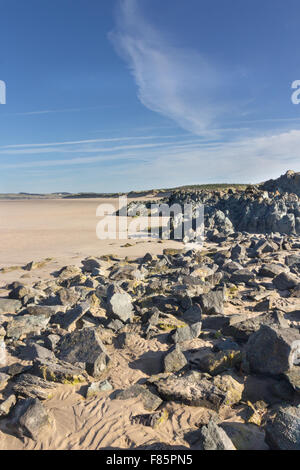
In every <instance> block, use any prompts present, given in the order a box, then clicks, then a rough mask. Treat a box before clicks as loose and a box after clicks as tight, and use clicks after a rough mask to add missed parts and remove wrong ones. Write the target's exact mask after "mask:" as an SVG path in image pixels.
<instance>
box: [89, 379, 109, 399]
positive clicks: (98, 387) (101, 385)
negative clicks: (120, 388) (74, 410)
mask: <svg viewBox="0 0 300 470" xmlns="http://www.w3.org/2000/svg"><path fill="white" fill-rule="evenodd" d="M111 390H113V387H112V385H111V384H110V383H109V381H108V380H103V381H101V382H93V383H92V384H91V385H90V386H89V387H88V389H87V392H86V398H90V397H93V396H97V395H100V394H102V393H103V392H109V391H111Z"/></svg>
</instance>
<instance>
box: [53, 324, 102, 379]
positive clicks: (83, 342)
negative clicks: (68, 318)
mask: <svg viewBox="0 0 300 470" xmlns="http://www.w3.org/2000/svg"><path fill="white" fill-rule="evenodd" d="M58 351H59V352H58V354H57V356H58V358H59V359H61V360H63V361H67V362H69V363H70V364H74V365H76V364H83V365H84V367H85V370H86V371H87V373H88V374H89V375H91V376H93V377H95V378H100V377H101V375H102V374H103V372H104V371H105V370H106V368H107V367H108V365H109V363H110V357H109V355H108V353H107V351H106V348H105V346H104V345H103V343H102V341H101V339H100V337H99V335H98V334H97V332H96V330H95V329H94V328H90V327H87V328H83V329H82V330H75V331H73V332H72V333H68V334H67V335H66V336H64V337H63V338H62V339H61V341H60V342H59V344H58Z"/></svg>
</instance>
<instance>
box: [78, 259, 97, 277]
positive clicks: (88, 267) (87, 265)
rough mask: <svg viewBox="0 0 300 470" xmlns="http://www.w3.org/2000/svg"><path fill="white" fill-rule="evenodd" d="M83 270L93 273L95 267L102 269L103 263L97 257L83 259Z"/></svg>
mask: <svg viewBox="0 0 300 470" xmlns="http://www.w3.org/2000/svg"><path fill="white" fill-rule="evenodd" d="M82 264H83V271H84V272H88V273H92V272H93V271H94V269H100V268H101V264H100V262H99V261H98V260H97V259H96V258H86V259H84V260H83V261H82Z"/></svg>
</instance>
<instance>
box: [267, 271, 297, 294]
mask: <svg viewBox="0 0 300 470" xmlns="http://www.w3.org/2000/svg"><path fill="white" fill-rule="evenodd" d="M273 284H274V286H275V287H276V289H278V290H287V289H293V288H294V287H296V286H297V284H299V278H298V277H297V276H295V275H294V274H292V273H286V272H282V273H280V274H278V276H276V277H274V279H273Z"/></svg>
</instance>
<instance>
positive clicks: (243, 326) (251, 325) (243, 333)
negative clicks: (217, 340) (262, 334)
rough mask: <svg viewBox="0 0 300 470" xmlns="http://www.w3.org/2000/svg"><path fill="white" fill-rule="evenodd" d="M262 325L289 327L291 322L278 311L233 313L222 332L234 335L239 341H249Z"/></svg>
mask: <svg viewBox="0 0 300 470" xmlns="http://www.w3.org/2000/svg"><path fill="white" fill-rule="evenodd" d="M261 325H269V326H278V327H280V328H288V327H289V324H288V322H287V320H285V318H284V317H283V315H282V314H281V313H279V312H277V311H274V312H269V313H267V314H266V313H264V314H260V315H256V316H250V317H249V315H247V314H246V315H233V316H232V317H230V319H229V323H227V324H226V325H225V326H223V327H222V333H223V334H224V335H226V336H233V337H234V338H235V339H236V340H238V341H247V340H248V339H249V337H250V336H251V335H252V334H253V333H255V332H256V331H258V330H259V329H260V327H261Z"/></svg>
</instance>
